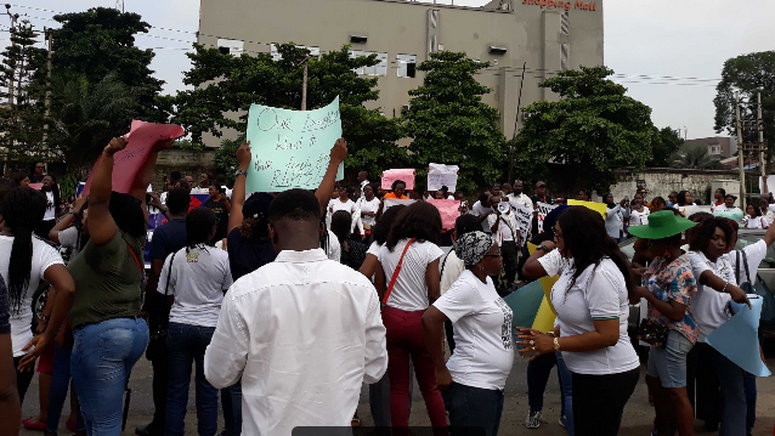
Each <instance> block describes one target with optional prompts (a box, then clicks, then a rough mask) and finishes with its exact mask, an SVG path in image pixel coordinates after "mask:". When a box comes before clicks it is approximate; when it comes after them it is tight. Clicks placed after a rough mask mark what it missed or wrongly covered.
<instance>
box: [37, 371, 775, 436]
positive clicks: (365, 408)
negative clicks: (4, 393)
mask: <svg viewBox="0 0 775 436" xmlns="http://www.w3.org/2000/svg"><path fill="white" fill-rule="evenodd" d="M767 363H768V366H769V367H770V369H773V370H775V356H770V357H769V358H768V360H767ZM526 368H527V362H526V361H523V360H522V359H516V362H515V363H514V369H513V370H512V372H511V376H510V377H509V379H508V382H507V386H506V401H505V406H504V411H503V419H502V421H501V431H500V434H502V435H531V436H549V435H552V436H555V435H563V434H564V432H563V430H562V428H561V427H560V426H559V424H558V423H557V421H558V419H559V414H560V412H559V411H560V394H559V385H558V383H557V376H556V373H555V372H553V373H552V376H551V378H550V381H549V385H548V386H547V389H546V394H545V397H544V411H543V415H544V420H545V421H547V422H546V423H545V424H544V425H542V426H541V428H539V429H536V430H528V429H526V428H525V427H524V426H523V425H522V423H523V421H524V418H525V414H526V413H527V408H528V405H527V385H526V382H525V374H526ZM130 385H131V387H132V401H131V409H130V416H129V423H128V424H127V431H125V432H124V434H134V428H135V426H137V425H141V424H145V423H147V422H149V421H150V419H151V416H152V413H153V401H152V398H151V389H150V387H151V367H150V363H149V362H148V361H146V360H145V359H142V360H141V361H140V362H139V363H138V364H137V366H136V367H135V370H134V372H133V374H132V379H131V382H130ZM758 391H759V399H758V404H757V425H756V428H755V431H754V435H759V436H771V435H773V427H775V377H769V378H766V379H759V381H758ZM191 392H192V393H191V396H192V397H193V389H192V391H191ZM37 393H38V386H37V378H36V379H35V381H33V385H32V386H31V387H30V390H29V393H28V395H27V398H26V400H25V403H24V407H23V416H24V417H27V416H31V415H34V414H35V413H36V412H37V409H38V406H37V404H38V394H37ZM367 393H368V389H363V392H362V395H361V402H360V405H359V407H358V412H359V415H360V417H361V419H362V420H363V424H364V425H370V424H371V414H370V412H369V404H368V397H367ZM414 393H415V394H414V401H413V404H414V406H413V408H412V416H411V421H410V423H411V425H428V417H427V415H426V413H425V406H424V404H423V402H422V398H421V397H420V396H419V389H417V387H416V386H415V389H414ZM67 410H69V402H68V405H66V406H65V413H67V412H66V411H67ZM194 415H195V414H194V409H193V398H189V413H188V414H187V416H186V418H187V419H186V422H187V434H191V435H194V434H196V424H195V418H194ZM65 416H66V415H65ZM653 417H654V412H653V408H652V407H651V406H649V403H648V398H647V393H646V386H645V383H643V382H641V383H640V384H639V385H638V387H637V388H636V391H635V393H634V394H633V397H632V398H631V399H630V401H629V403H628V404H627V408H626V409H625V413H624V419H623V423H622V430H621V432H620V434H621V435H644V436H645V435H648V434H649V430H650V428H651V420H652V419H653ZM63 419H64V418H63ZM697 433H698V434H703V431H702V425H701V423H700V422H699V421H698V423H697ZM40 434H41V433H39V432H29V431H24V430H23V431H22V435H40ZM59 434H60V435H66V434H69V432H67V431H66V430H65V429H64V422H62V423H61V426H60V432H59ZM704 434H711V433H704Z"/></svg>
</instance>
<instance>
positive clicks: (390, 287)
mask: <svg viewBox="0 0 775 436" xmlns="http://www.w3.org/2000/svg"><path fill="white" fill-rule="evenodd" d="M416 240H417V238H412V239H410V240H409V242H407V243H406V247H404V251H403V252H402V253H401V257H400V258H399V259H398V264H397V265H396V269H395V270H394V271H393V277H391V278H390V283H389V284H388V287H387V289H386V290H385V296H384V297H383V298H382V304H387V301H388V298H390V293H391V292H393V286H395V284H396V279H397V278H398V273H399V272H401V267H402V266H403V264H404V256H405V255H406V252H407V250H409V246H410V245H412V243H413V242H414V241H416Z"/></svg>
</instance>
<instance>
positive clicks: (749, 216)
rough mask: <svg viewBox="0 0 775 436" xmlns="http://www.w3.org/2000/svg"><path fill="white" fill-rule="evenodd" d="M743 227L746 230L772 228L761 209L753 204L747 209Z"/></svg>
mask: <svg viewBox="0 0 775 436" xmlns="http://www.w3.org/2000/svg"><path fill="white" fill-rule="evenodd" d="M743 226H744V227H745V228H746V229H766V228H767V227H769V226H770V223H769V222H768V221H767V218H765V217H763V216H762V214H761V212H760V211H759V208H757V207H756V206H754V205H753V204H751V203H748V206H746V207H745V218H743Z"/></svg>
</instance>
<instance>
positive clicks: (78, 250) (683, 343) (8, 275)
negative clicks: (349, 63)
mask: <svg viewBox="0 0 775 436" xmlns="http://www.w3.org/2000/svg"><path fill="white" fill-rule="evenodd" d="M169 144H170V141H163V142H159V143H157V144H156V145H155V146H154V147H153V151H152V152H151V154H150V156H149V157H148V159H147V160H146V162H145V164H144V165H143V166H142V167H141V168H140V169H139V172H138V174H137V176H136V178H135V180H134V183H133V184H132V187H131V189H130V192H128V193H117V192H113V191H112V188H111V180H112V174H113V172H114V171H117V170H118V169H116V168H114V162H113V156H114V154H115V153H116V152H118V151H120V150H122V149H124V148H125V147H126V145H127V140H126V139H124V138H114V139H113V140H111V141H110V143H109V144H108V145H107V146H106V147H105V149H104V150H103V153H102V156H101V159H100V160H99V161H98V164H97V165H96V166H95V167H94V169H93V174H92V175H91V177H92V183H91V189H90V191H89V192H88V196H86V195H82V196H80V197H78V198H67V199H63V198H62V197H61V195H60V192H59V187H58V185H57V183H56V179H55V178H54V177H53V176H51V175H48V174H46V171H45V169H46V167H45V164H43V163H39V164H36V165H35V170H34V173H33V174H32V175H25V176H24V177H22V176H17V177H14V178H13V179H12V180H10V179H3V180H0V216H2V221H1V222H0V223H1V224H2V227H1V230H0V250H2V253H3V254H4V255H3V256H0V365H1V366H2V369H1V370H0V377H1V378H0V415H2V416H3V419H2V420H0V434H4V435H5V434H17V433H18V431H19V427H20V421H21V417H20V402H21V401H23V400H24V397H25V394H26V392H27V389H28V387H29V386H30V383H31V380H32V378H33V375H34V372H33V369H34V368H35V364H36V363H37V372H38V373H39V374H40V375H39V383H38V385H39V387H40V395H39V397H40V413H39V415H38V416H33V417H30V418H27V419H25V420H23V425H24V426H25V427H27V428H29V429H35V430H42V431H43V432H44V433H45V434H46V435H55V434H57V431H58V427H59V421H60V417H61V414H62V409H63V404H64V402H65V399H66V397H67V393H68V391H70V392H71V407H70V410H71V413H70V416H69V417H68V418H67V421H66V422H67V423H66V425H67V428H68V429H69V430H71V431H73V432H75V433H76V434H89V435H117V434H120V432H121V431H122V425H123V422H124V421H125V416H124V414H125V413H126V411H125V402H126V401H128V399H127V398H126V397H125V395H124V393H125V390H126V386H127V382H128V379H129V377H130V374H131V371H132V368H133V366H134V365H135V364H136V363H137V361H138V360H139V359H140V358H141V357H142V356H143V355H144V354H145V355H146V357H147V358H148V359H149V360H150V361H151V364H152V369H153V381H152V391H153V402H154V415H153V419H152V421H151V422H150V423H148V424H147V425H144V426H141V427H138V428H136V429H135V432H136V433H137V434H140V435H182V434H185V431H186V429H185V415H186V409H187V403H188V393H189V390H190V389H189V385H190V383H191V377H192V374H193V375H194V383H195V390H194V391H195V396H196V400H195V402H196V411H197V413H196V421H197V432H198V434H200V435H215V434H224V435H237V434H246V435H280V434H290V433H291V431H292V429H293V428H295V427H297V426H312V427H325V426H329V427H330V426H340V427H343V426H351V425H358V424H359V423H360V419H359V417H358V415H357V414H356V413H355V411H356V408H357V405H358V400H359V396H360V391H361V388H362V384H363V383H364V382H365V383H367V384H370V387H369V391H370V392H369V403H370V408H371V413H372V418H373V421H374V424H375V425H376V426H378V427H391V426H392V427H406V426H408V425H409V415H410V411H411V407H412V404H411V389H412V384H413V382H412V378H416V380H417V385H418V386H419V389H420V393H421V395H422V398H423V400H424V403H425V406H426V410H427V414H428V417H429V421H430V423H431V425H432V426H433V427H436V428H443V427H447V426H448V425H449V426H451V427H452V429H453V432H454V431H455V429H458V430H459V431H461V430H460V429H469V430H471V429H478V430H477V431H481V434H486V435H495V434H497V433H498V430H499V426H500V421H501V415H502V411H503V405H504V389H505V388H506V380H507V378H508V377H509V375H510V373H511V370H512V367H513V362H514V357H515V354H517V353H519V354H522V355H523V356H526V357H529V358H530V363H529V364H528V370H527V374H526V377H527V382H528V387H529V398H530V401H529V409H528V410H526V411H525V412H526V419H525V423H524V425H525V427H527V428H529V429H532V428H538V427H540V426H541V425H542V422H543V421H542V406H543V391H544V388H545V386H546V383H547V379H548V377H549V373H550V371H551V368H552V367H554V366H557V368H558V374H559V377H560V385H561V388H562V389H561V390H562V411H561V414H560V416H559V420H560V423H561V425H562V426H563V427H564V428H565V431H566V432H567V433H568V434H570V435H596V436H597V435H615V434H617V433H618V431H619V427H620V424H621V420H622V415H623V411H624V408H625V406H626V404H627V402H628V400H629V399H630V396H631V395H632V393H633V391H634V389H635V387H636V385H637V383H638V380H639V378H640V374H641V372H640V371H641V369H640V367H641V359H640V358H639V356H638V353H636V346H637V343H636V339H637V340H639V341H642V342H645V343H648V344H649V345H650V351H649V353H648V363H647V369H646V378H645V380H646V384H647V387H648V390H649V398H650V399H651V400H652V403H653V405H654V409H655V418H654V424H653V430H652V434H655V435H672V434H675V433H676V432H677V433H678V434H680V435H682V436H685V435H691V434H693V432H694V408H695V406H696V404H694V403H693V402H694V400H695V398H696V401H697V402H701V401H702V402H705V403H707V404H708V405H720V406H719V407H716V410H715V411H711V412H708V413H707V414H706V415H705V416H704V417H703V419H705V422H706V425H708V426H710V427H714V426H716V427H718V428H719V429H720V434H722V435H745V434H750V432H751V431H752V428H753V425H754V420H755V412H754V413H751V410H754V411H755V395H756V387H755V380H754V381H752V380H753V377H752V376H751V375H750V374H747V373H745V371H743V370H742V369H741V368H740V367H738V366H737V365H736V364H735V363H734V362H732V361H731V360H729V359H728V358H727V357H726V356H724V355H723V354H721V353H719V352H718V351H717V350H715V349H714V348H712V347H710V346H708V345H707V344H706V343H705V338H706V337H707V336H708V335H709V334H711V333H712V332H713V331H714V330H715V329H716V328H718V327H719V326H721V325H722V324H723V323H724V322H725V321H727V320H728V319H729V318H730V317H731V316H732V314H731V313H730V312H729V311H728V310H727V307H728V303H729V302H730V301H734V302H737V303H742V304H746V303H748V297H747V294H746V293H745V291H743V289H742V288H741V287H742V285H743V284H744V283H745V282H750V281H751V280H752V277H751V275H750V273H748V274H744V275H742V276H741V275H740V274H739V270H740V268H739V265H738V264H739V263H740V262H744V263H745V267H746V269H747V268H749V266H750V268H751V269H754V270H755V269H756V267H757V266H758V265H759V262H761V260H762V259H763V258H764V257H765V255H766V251H767V247H768V246H769V245H771V244H772V242H773V241H774V240H775V226H772V225H771V223H772V222H773V219H775V206H773V205H772V203H773V201H772V200H771V198H768V196H767V194H768V193H767V192H765V193H764V195H765V196H764V197H763V198H762V200H761V201H759V202H757V203H756V204H748V205H746V208H745V211H742V210H741V209H740V208H737V207H736V206H735V202H736V200H737V199H736V197H734V196H733V195H731V194H727V193H726V192H724V191H723V189H719V190H717V191H716V192H715V193H714V201H713V204H712V205H711V212H712V213H708V212H699V213H694V212H693V211H694V210H693V209H691V206H693V205H694V202H693V197H692V194H691V193H690V192H688V191H680V192H671V193H670V194H669V195H668V196H667V197H668V200H665V199H664V198H662V197H659V196H656V197H652V198H648V196H647V192H646V191H645V189H642V188H641V189H638V190H637V192H635V194H634V195H633V198H632V200H631V201H630V200H629V199H627V198H623V199H620V201H618V202H617V201H616V200H615V199H614V197H613V195H612V194H610V193H606V194H603V195H601V196H600V197H597V198H598V199H599V200H600V201H601V202H602V203H604V204H605V213H600V212H599V211H595V210H593V209H591V208H586V207H583V206H568V205H566V204H565V203H566V201H565V199H562V198H552V196H551V195H550V193H549V191H548V188H547V184H546V183H545V182H543V181H538V182H536V183H535V184H534V185H533V186H534V189H533V192H532V194H533V195H532V196H529V195H528V194H527V193H526V192H525V184H524V183H523V182H522V181H520V180H516V181H514V183H504V184H502V185H494V186H491V187H490V188H489V189H487V190H486V191H483V192H482V193H481V194H480V195H479V196H478V199H477V201H476V202H474V203H473V204H470V203H469V202H468V201H467V200H466V199H465V196H464V195H463V194H462V193H460V192H455V193H451V192H449V190H448V189H447V188H446V187H443V188H442V189H440V190H438V191H433V192H428V191H420V190H412V191H407V189H406V186H407V183H406V182H405V181H401V180H397V181H395V182H394V183H392V185H391V187H390V188H391V189H387V190H384V189H382V187H381V186H379V185H376V184H372V183H371V182H369V180H368V174H367V173H366V172H364V171H361V172H359V173H358V178H357V180H358V185H356V186H346V185H340V184H336V181H335V178H336V172H337V169H338V167H339V164H340V163H341V162H342V161H343V160H344V158H345V156H346V154H347V145H346V142H345V141H344V140H342V139H340V140H338V141H337V142H336V144H335V145H334V146H333V148H332V149H331V153H330V159H329V165H328V167H327V169H326V172H325V175H324V176H323V178H322V180H321V182H320V185H319V186H318V187H317V189H316V190H314V191H309V190H302V189H292V190H289V191H285V192H282V193H253V194H251V195H247V191H246V178H247V169H248V167H249V165H250V161H251V153H250V150H249V145H248V144H243V145H242V146H241V147H240V148H239V150H238V151H237V162H238V167H237V170H236V173H235V182H234V185H233V187H232V188H231V189H229V188H227V187H226V186H225V185H224V180H225V178H223V177H215V176H213V175H212V174H208V173H203V174H200V176H199V181H198V182H195V181H194V178H193V177H191V176H188V177H183V176H182V175H181V174H179V173H173V174H171V175H170V177H169V178H168V179H166V180H165V186H164V189H163V192H162V193H161V195H158V194H156V193H153V192H149V189H148V186H149V184H150V183H151V181H152V178H153V176H154V169H155V162H156V154H157V153H158V152H159V151H160V150H161V149H163V148H165V147H167V146H168V145H169ZM31 183H40V186H38V187H37V189H34V187H30V186H29V185H30V184H31ZM765 186H766V184H765ZM192 189H201V190H206V192H207V194H208V196H209V197H208V200H207V201H205V202H204V203H203V204H202V205H201V206H200V207H195V208H192V205H191V197H190V194H191V192H192ZM391 199H392V200H398V201H397V202H387V201H385V200H391ZM428 199H443V200H455V201H459V205H457V204H456V207H458V210H459V212H460V216H459V217H458V218H457V220H456V222H455V225H454V228H443V225H442V219H441V215H440V213H439V210H438V209H437V208H436V207H435V206H434V205H433V204H432V203H430V202H427V201H424V200H428ZM576 199H578V200H581V201H594V200H595V199H596V197H594V196H593V194H592V192H591V191H589V190H587V189H579V190H578V193H577V195H576ZM401 200H413V201H404V202H402V201H401ZM544 206H551V207H548V208H546V210H545V211H542V207H544ZM149 209H150V210H151V211H153V212H156V213H160V214H163V215H164V216H165V222H164V223H163V224H162V225H160V226H158V227H156V228H155V229H154V231H153V233H152V237H151V238H150V242H149V243H150V250H149V251H148V254H147V256H144V247H145V245H146V242H147V239H148V232H147V229H148V213H149ZM519 210H530V211H532V216H533V219H532V222H531V223H530V224H529V225H525V224H524V222H523V221H520V220H518V219H517V217H516V215H517V213H518V211H519ZM686 215H690V216H686ZM740 227H744V228H760V229H768V230H767V233H766V235H765V237H764V238H763V239H762V240H761V241H759V242H757V243H754V244H751V245H748V246H746V247H745V248H743V250H742V251H736V250H734V246H735V241H736V239H737V232H738V229H739V228H740ZM627 238H637V241H636V243H635V255H634V256H633V257H632V258H631V259H629V258H627V257H626V256H625V255H624V254H623V253H622V251H621V250H620V248H619V245H618V242H620V241H622V240H624V239H627ZM528 242H531V243H532V244H531V246H532V247H533V248H534V251H532V252H530V251H528ZM448 246H452V249H451V250H445V249H444V247H448ZM741 254H742V256H743V257H742V259H743V260H742V261H741V260H740V255H741ZM146 262H147V263H148V265H149V267H147V268H146ZM735 271H738V273H735ZM544 276H549V277H558V279H557V281H556V282H555V284H554V285H553V286H552V289H551V292H550V293H549V300H548V302H549V304H550V306H551V308H552V311H553V312H554V313H556V321H555V327H554V329H552V330H550V331H538V330H536V329H533V328H529V326H515V325H512V324H513V321H514V313H513V312H512V308H511V307H510V306H509V305H508V304H507V303H506V302H505V301H504V299H503V297H504V296H506V295H508V294H509V293H511V292H513V291H515V289H516V288H517V287H518V286H519V285H520V284H523V283H525V282H526V281H527V280H533V279H538V278H541V277H544ZM40 295H44V296H45V298H40ZM639 301H643V302H644V303H642V304H647V305H648V315H647V316H646V318H645V319H644V320H642V322H641V325H640V328H639V332H638V337H637V338H634V337H633V338H631V337H630V333H628V318H629V312H630V304H635V303H638V302H639ZM698 361H702V362H706V363H708V365H702V366H701V368H699V367H700V365H698V364H697V362H698ZM694 379H697V380H698V381H697V382H696V383H697V384H698V385H702V386H703V387H704V388H706V389H704V393H703V394H702V395H697V396H694V395H692V394H691V392H692V390H693V386H694V382H693V380H694ZM71 381H72V382H71ZM713 383H715V388H711V389H707V387H708V386H714V385H713ZM219 398H220V403H221V404H220V407H221V412H219V404H218V403H219ZM708 408H711V409H712V407H711V406H708ZM219 413H222V416H223V423H224V429H222V431H221V432H220V433H219V429H218V416H219ZM453 434H454V433H453ZM461 434H467V433H461Z"/></svg>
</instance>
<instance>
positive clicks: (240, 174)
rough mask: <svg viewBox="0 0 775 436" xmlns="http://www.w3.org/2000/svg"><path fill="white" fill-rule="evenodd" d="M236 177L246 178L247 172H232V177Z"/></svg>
mask: <svg viewBox="0 0 775 436" xmlns="http://www.w3.org/2000/svg"><path fill="white" fill-rule="evenodd" d="M237 176H245V177H247V176H248V172H247V171H246V170H237V171H235V172H234V177H237Z"/></svg>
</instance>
